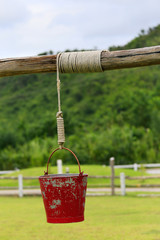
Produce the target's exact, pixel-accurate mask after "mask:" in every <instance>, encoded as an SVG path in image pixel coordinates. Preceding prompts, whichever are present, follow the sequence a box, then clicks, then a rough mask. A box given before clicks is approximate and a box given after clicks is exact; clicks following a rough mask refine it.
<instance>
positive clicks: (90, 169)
mask: <svg viewBox="0 0 160 240" xmlns="http://www.w3.org/2000/svg"><path fill="white" fill-rule="evenodd" d="M66 167H69V169H70V173H77V172H78V166H77V165H66V166H65V165H64V166H63V172H65V170H66ZM81 169H82V171H84V173H88V175H89V176H91V175H107V176H109V175H110V168H109V167H108V166H106V167H103V166H102V165H81ZM45 170H46V166H44V167H36V168H27V169H22V170H20V171H19V172H15V173H13V174H8V175H5V176H18V175H19V174H22V175H23V176H27V177H28V176H40V175H43V174H44V171H45ZM49 171H50V173H57V168H56V167H55V166H52V167H50V168H49ZM121 172H124V173H125V175H126V176H146V175H148V174H146V173H145V169H143V168H142V169H140V170H138V171H134V170H133V169H115V175H116V176H119V175H120V173H121ZM94 184H95V185H102V186H103V185H109V184H110V179H90V178H89V179H88V186H91V185H94ZM115 184H117V185H119V184H120V181H119V179H116V180H115ZM126 184H129V185H137V186H139V185H141V184H160V179H147V180H126ZM0 186H1V187H2V186H9V187H16V186H18V182H17V180H0ZM24 186H39V182H38V180H24Z"/></svg>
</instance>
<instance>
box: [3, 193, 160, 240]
mask: <svg viewBox="0 0 160 240" xmlns="http://www.w3.org/2000/svg"><path fill="white" fill-rule="evenodd" d="M0 216H1V220H0V239H2V240H22V239H23V240H44V239H51V240H70V239H74V240H159V239H160V227H159V226H160V199H159V198H136V197H117V196H116V197H88V198H87V200H86V211H85V221H84V222H81V223H72V224H48V223H46V219H45V212H44V206H43V202H42V199H41V197H25V198H22V199H19V198H16V197H14V198H13V197H10V198H9V197H1V198H0Z"/></svg>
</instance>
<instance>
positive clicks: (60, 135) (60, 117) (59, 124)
mask: <svg viewBox="0 0 160 240" xmlns="http://www.w3.org/2000/svg"><path fill="white" fill-rule="evenodd" d="M60 54H61V53H59V54H58V55H57V94H58V112H57V115H56V117H57V135H58V144H59V146H60V148H62V146H63V144H64V143H65V131H64V120H63V114H62V111H61V98H60V85H61V82H60V78H59V57H60Z"/></svg>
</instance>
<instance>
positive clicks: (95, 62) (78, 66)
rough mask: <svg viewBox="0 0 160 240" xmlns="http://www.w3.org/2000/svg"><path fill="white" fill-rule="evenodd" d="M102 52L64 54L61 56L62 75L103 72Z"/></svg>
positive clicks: (60, 68) (60, 67)
mask: <svg viewBox="0 0 160 240" xmlns="http://www.w3.org/2000/svg"><path fill="white" fill-rule="evenodd" d="M101 53H102V51H84V52H63V53H61V54H60V55H59V70H60V72H61V73H83V72H102V71H103V70H102V66H101Z"/></svg>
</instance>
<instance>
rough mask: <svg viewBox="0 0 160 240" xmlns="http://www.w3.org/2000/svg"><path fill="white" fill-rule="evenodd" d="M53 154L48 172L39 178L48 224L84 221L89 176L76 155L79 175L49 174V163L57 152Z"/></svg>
mask: <svg viewBox="0 0 160 240" xmlns="http://www.w3.org/2000/svg"><path fill="white" fill-rule="evenodd" d="M59 149H60V148H57V149H56V150H54V151H53V152H52V154H51V155H50V157H49V159H48V163H47V172H46V173H45V175H44V176H40V177H39V182H40V187H41V193H42V197H43V202H44V206H45V210H46V217H47V222H48V223H71V222H81V221H83V220H84V208H85V196H86V188H87V176H88V175H87V174H83V172H81V168H80V164H79V161H78V158H77V157H76V155H75V154H74V153H73V152H72V151H71V150H70V149H68V148H65V147H63V148H62V149H66V150H68V151H70V152H71V153H72V154H73V155H74V157H75V158H76V160H77V163H78V166H79V174H48V165H49V161H50V159H51V157H52V155H53V153H55V152H56V151H57V150H59Z"/></svg>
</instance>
